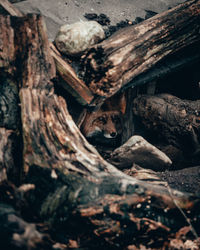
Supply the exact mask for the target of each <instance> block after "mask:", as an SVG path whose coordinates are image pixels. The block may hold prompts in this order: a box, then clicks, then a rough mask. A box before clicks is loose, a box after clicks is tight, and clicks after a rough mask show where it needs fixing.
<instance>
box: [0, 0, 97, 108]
mask: <svg viewBox="0 0 200 250" xmlns="http://www.w3.org/2000/svg"><path fill="white" fill-rule="evenodd" d="M0 8H1V9H3V10H4V12H5V14H9V15H11V16H18V17H23V16H24V15H23V13H21V12H20V11H19V10H18V9H17V8H15V7H14V5H12V4H11V3H10V2H9V1H7V0H0ZM5 24H6V23H5ZM2 31H3V32H5V34H4V33H3V37H4V39H5V41H4V40H3V41H4V42H6V43H7V44H8V47H7V51H9V53H6V52H5V53H4V54H5V55H6V56H7V57H9V58H8V59H9V60H8V61H10V60H11V57H12V55H13V52H14V49H13V48H11V47H10V46H12V45H13V43H12V42H10V39H13V37H12V32H9V30H8V27H7V26H6V25H5V27H4V29H2ZM7 33H8V34H9V37H8V38H7ZM49 44H50V49H51V55H52V57H53V58H54V60H55V64H56V70H57V73H58V75H59V76H60V78H61V80H60V81H59V84H60V85H61V86H62V87H63V88H64V89H66V90H67V91H68V92H69V93H71V94H72V95H73V96H74V97H75V99H76V100H77V101H78V102H79V103H80V104H81V105H90V104H91V106H93V104H92V100H93V99H94V96H93V94H92V93H91V91H90V90H89V88H88V87H87V86H86V85H85V83H84V82H83V81H82V80H80V79H79V78H78V76H77V75H76V73H75V71H74V69H73V68H72V67H71V65H70V64H68V63H67V62H66V61H65V60H63V59H62V56H61V55H60V53H59V52H58V50H57V49H56V48H55V46H54V45H53V44H52V43H51V42H49ZM0 59H1V57H0ZM3 62H4V63H7V61H6V60H3ZM0 63H1V61H0Z"/></svg>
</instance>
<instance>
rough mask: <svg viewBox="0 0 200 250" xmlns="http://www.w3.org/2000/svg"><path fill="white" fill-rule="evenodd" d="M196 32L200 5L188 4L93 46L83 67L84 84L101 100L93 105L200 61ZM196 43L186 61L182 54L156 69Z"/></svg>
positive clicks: (119, 32)
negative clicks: (121, 90)
mask: <svg viewBox="0 0 200 250" xmlns="http://www.w3.org/2000/svg"><path fill="white" fill-rule="evenodd" d="M199 29H200V1H199V0H198V1H197V0H190V1H186V2H185V3H183V4H180V5H178V6H177V7H175V8H173V9H170V10H168V11H166V12H164V13H161V14H159V15H156V16H154V17H152V18H150V19H148V20H146V21H144V22H142V23H140V24H137V25H134V26H130V27H127V28H124V29H121V30H120V31H118V32H116V33H115V34H114V35H113V36H111V37H110V38H108V39H107V40H104V41H103V42H102V43H100V44H97V45H94V46H93V47H92V48H91V49H90V50H89V51H88V53H87V54H86V56H85V59H84V64H85V75H86V76H85V82H86V83H87V85H88V86H89V88H90V90H91V91H92V93H93V94H95V95H97V96H99V99H100V100H99V99H98V98H97V99H96V102H97V103H98V102H100V101H102V100H101V98H102V99H105V98H108V97H110V96H112V95H113V94H115V93H116V92H117V91H119V90H120V89H121V88H122V87H126V85H127V86H130V85H132V86H135V85H137V84H141V83H145V82H148V81H152V80H154V79H157V78H158V77H159V76H162V75H163V74H166V73H169V72H170V71H172V70H174V69H177V68H178V67H182V66H184V65H187V64H188V63H191V62H194V61H199V60H200V56H199V54H200V53H197V51H199V41H200V37H199ZM195 43H197V44H198V45H197V46H196V47H195V48H196V49H195V50H194V53H192V54H191V55H190V54H189V57H188V53H187V52H186V51H184V55H183V56H182V57H181V56H179V57H175V59H174V60H172V62H171V61H169V62H168V63H167V65H165V64H164V65H162V64H161V65H158V63H159V62H161V60H163V59H165V58H167V57H168V56H169V55H171V54H174V53H175V52H178V51H181V50H182V49H184V48H187V47H189V46H190V45H191V44H195ZM190 51H191V52H192V50H190ZM182 53H183V52H182ZM170 60H171V59H170ZM154 66H155V67H154ZM157 66H158V67H157ZM169 66H170V67H169ZM152 68H153V69H152ZM150 69H151V70H150Z"/></svg>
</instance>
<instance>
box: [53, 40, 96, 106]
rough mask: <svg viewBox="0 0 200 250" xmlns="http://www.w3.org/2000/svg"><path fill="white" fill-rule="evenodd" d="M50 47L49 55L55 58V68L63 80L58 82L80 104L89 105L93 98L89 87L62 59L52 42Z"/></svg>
mask: <svg viewBox="0 0 200 250" xmlns="http://www.w3.org/2000/svg"><path fill="white" fill-rule="evenodd" d="M50 48H51V55H52V56H53V58H54V60H55V64H56V70H57V72H58V74H59V76H60V77H61V78H62V79H63V80H64V81H60V82H59V84H60V85H61V86H62V87H63V88H64V89H66V90H67V91H68V92H69V93H71V94H72V95H73V96H74V97H75V99H76V100H77V101H78V102H79V103H80V104H82V105H89V104H90V103H91V102H92V100H93V98H94V96H93V95H92V93H91V91H90V90H89V88H88V87H87V86H86V85H85V83H84V82H83V81H82V80H80V79H79V78H78V77H77V75H76V73H75V71H74V69H73V68H72V67H71V66H70V65H69V64H68V63H67V62H66V61H64V60H63V59H62V57H61V55H60V53H59V52H58V51H57V49H56V48H55V46H54V45H53V44H52V43H50Z"/></svg>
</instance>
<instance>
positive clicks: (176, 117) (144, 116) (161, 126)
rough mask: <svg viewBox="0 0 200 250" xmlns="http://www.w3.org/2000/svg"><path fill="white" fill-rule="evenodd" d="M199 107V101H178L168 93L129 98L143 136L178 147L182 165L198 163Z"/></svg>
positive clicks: (199, 158)
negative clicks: (144, 130) (143, 133)
mask: <svg viewBox="0 0 200 250" xmlns="http://www.w3.org/2000/svg"><path fill="white" fill-rule="evenodd" d="M199 110H200V101H199V100H196V101H189V100H181V99H179V98H177V97H175V96H172V95H170V94H160V95H155V96H151V95H142V96H139V97H137V98H135V99H134V101H133V113H134V115H135V119H139V121H140V122H141V123H140V124H141V125H142V126H144V127H143V128H144V129H146V135H147V137H148V138H151V139H150V140H152V138H154V139H153V140H154V143H155V141H156V140H155V138H156V139H157V144H158V145H159V143H161V142H162V143H163V142H165V144H166V145H172V146H173V147H175V148H177V149H179V150H181V151H182V152H183V154H184V155H185V156H186V158H187V160H186V159H185V164H188V161H189V162H190V164H191V163H192V164H199V163H200V156H199V152H200V126H199V123H200V117H199ZM173 151H174V149H173Z"/></svg>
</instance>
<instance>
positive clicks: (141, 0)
mask: <svg viewBox="0 0 200 250" xmlns="http://www.w3.org/2000/svg"><path fill="white" fill-rule="evenodd" d="M182 2H184V1H183V0H27V1H23V2H19V3H16V4H14V5H15V6H16V7H17V8H18V9H20V10H21V11H22V12H23V13H41V14H42V15H43V16H44V18H45V22H46V26H47V32H48V37H49V40H51V41H52V40H54V38H55V35H56V33H57V30H58V28H59V26H60V25H63V24H65V23H74V22H77V21H80V20H85V18H84V14H85V13H97V14H101V13H103V14H106V15H107V16H108V17H109V18H110V21H111V25H115V24H116V23H118V22H120V21H122V20H126V19H128V20H131V21H133V20H135V18H136V17H142V18H144V17H145V14H146V12H145V10H151V11H154V12H157V13H160V12H163V11H165V10H167V9H168V8H170V7H174V6H175V5H177V4H179V3H182Z"/></svg>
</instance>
